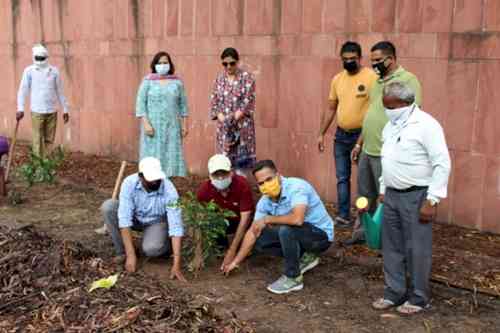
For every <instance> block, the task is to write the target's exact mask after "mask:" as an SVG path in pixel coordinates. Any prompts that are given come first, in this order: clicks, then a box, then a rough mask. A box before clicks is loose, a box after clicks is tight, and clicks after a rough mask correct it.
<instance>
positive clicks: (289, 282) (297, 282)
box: [267, 275, 304, 295]
mask: <svg viewBox="0 0 500 333" xmlns="http://www.w3.org/2000/svg"><path fill="white" fill-rule="evenodd" d="M303 281H304V278H303V277H302V275H299V276H297V277H296V278H289V277H288V276H286V275H282V276H281V277H280V278H279V279H278V280H276V281H274V282H273V283H271V284H270V285H268V286H267V290H269V291H270V292H272V293H274V294H278V295H279V294H287V293H289V292H292V291H295V290H302V288H304V283H303Z"/></svg>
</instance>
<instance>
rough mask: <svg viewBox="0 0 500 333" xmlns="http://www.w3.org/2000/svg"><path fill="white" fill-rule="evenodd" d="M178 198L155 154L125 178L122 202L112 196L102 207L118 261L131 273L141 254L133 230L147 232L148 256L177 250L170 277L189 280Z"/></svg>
mask: <svg viewBox="0 0 500 333" xmlns="http://www.w3.org/2000/svg"><path fill="white" fill-rule="evenodd" d="M178 199H179V195H178V194H177V190H176V189H175V187H174V185H173V184H172V183H171V182H170V181H169V180H168V179H167V178H166V177H165V173H164V172H163V171H162V169H161V164H160V161H159V160H158V159H156V158H154V157H146V158H143V159H142V160H141V161H140V162H139V173H135V174H132V175H130V176H128V177H127V178H125V180H124V181H123V183H122V186H121V190H120V197H119V201H117V200H113V199H109V200H106V201H105V202H104V203H103V204H102V206H101V211H102V214H103V217H104V223H105V225H106V228H107V229H108V231H109V232H110V234H111V239H112V241H113V244H114V247H115V251H116V254H117V256H116V257H115V260H114V261H115V262H116V263H119V264H121V263H123V262H125V269H126V270H127V271H128V272H134V271H135V270H136V268H137V255H136V251H135V248H134V244H133V242H132V234H131V230H136V231H143V232H144V235H143V239H142V252H143V253H144V255H145V256H147V257H159V256H164V255H168V254H170V253H173V256H174V264H173V266H172V270H171V273H170V278H172V279H175V278H177V279H179V280H181V281H184V282H185V281H186V279H185V278H184V276H183V274H182V270H181V239H182V236H183V235H184V227H183V224H182V212H181V208H180V207H178V205H177V201H178ZM169 236H170V238H171V239H172V241H171V243H170V242H169V239H168V238H169Z"/></svg>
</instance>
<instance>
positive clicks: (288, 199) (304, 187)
mask: <svg viewBox="0 0 500 333" xmlns="http://www.w3.org/2000/svg"><path fill="white" fill-rule="evenodd" d="M298 205H306V206H307V208H306V214H305V217H304V222H307V223H310V224H312V225H314V226H315V227H317V228H319V229H321V230H323V231H324V232H325V233H326V234H327V235H328V240H329V241H330V242H333V239H334V228H333V220H332V218H331V217H330V215H329V214H328V212H327V211H326V208H325V205H323V202H322V201H321V198H320V197H319V195H318V193H317V192H316V191H315V190H314V188H313V187H312V185H311V184H309V183H308V182H306V181H305V180H303V179H300V178H286V177H281V195H280V198H279V200H278V201H277V202H274V201H272V200H271V198H270V197H268V196H267V195H264V196H262V197H261V198H260V200H259V202H258V203H257V209H256V212H255V218H254V220H259V219H262V218H263V217H265V216H266V215H270V216H283V215H288V214H290V213H291V212H292V210H293V208H294V207H296V206H298Z"/></svg>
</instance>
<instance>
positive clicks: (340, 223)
mask: <svg viewBox="0 0 500 333" xmlns="http://www.w3.org/2000/svg"><path fill="white" fill-rule="evenodd" d="M352 225H353V223H352V222H351V221H349V220H346V219H344V218H342V217H340V216H337V217H336V218H335V226H336V227H337V228H350V227H352Z"/></svg>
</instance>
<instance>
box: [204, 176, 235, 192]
mask: <svg viewBox="0 0 500 333" xmlns="http://www.w3.org/2000/svg"><path fill="white" fill-rule="evenodd" d="M232 181H233V178H232V177H227V178H224V179H210V182H211V183H212V185H213V186H214V187H215V188H216V189H217V190H219V191H224V190H226V189H227V188H228V187H229V186H231V182H232Z"/></svg>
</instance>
